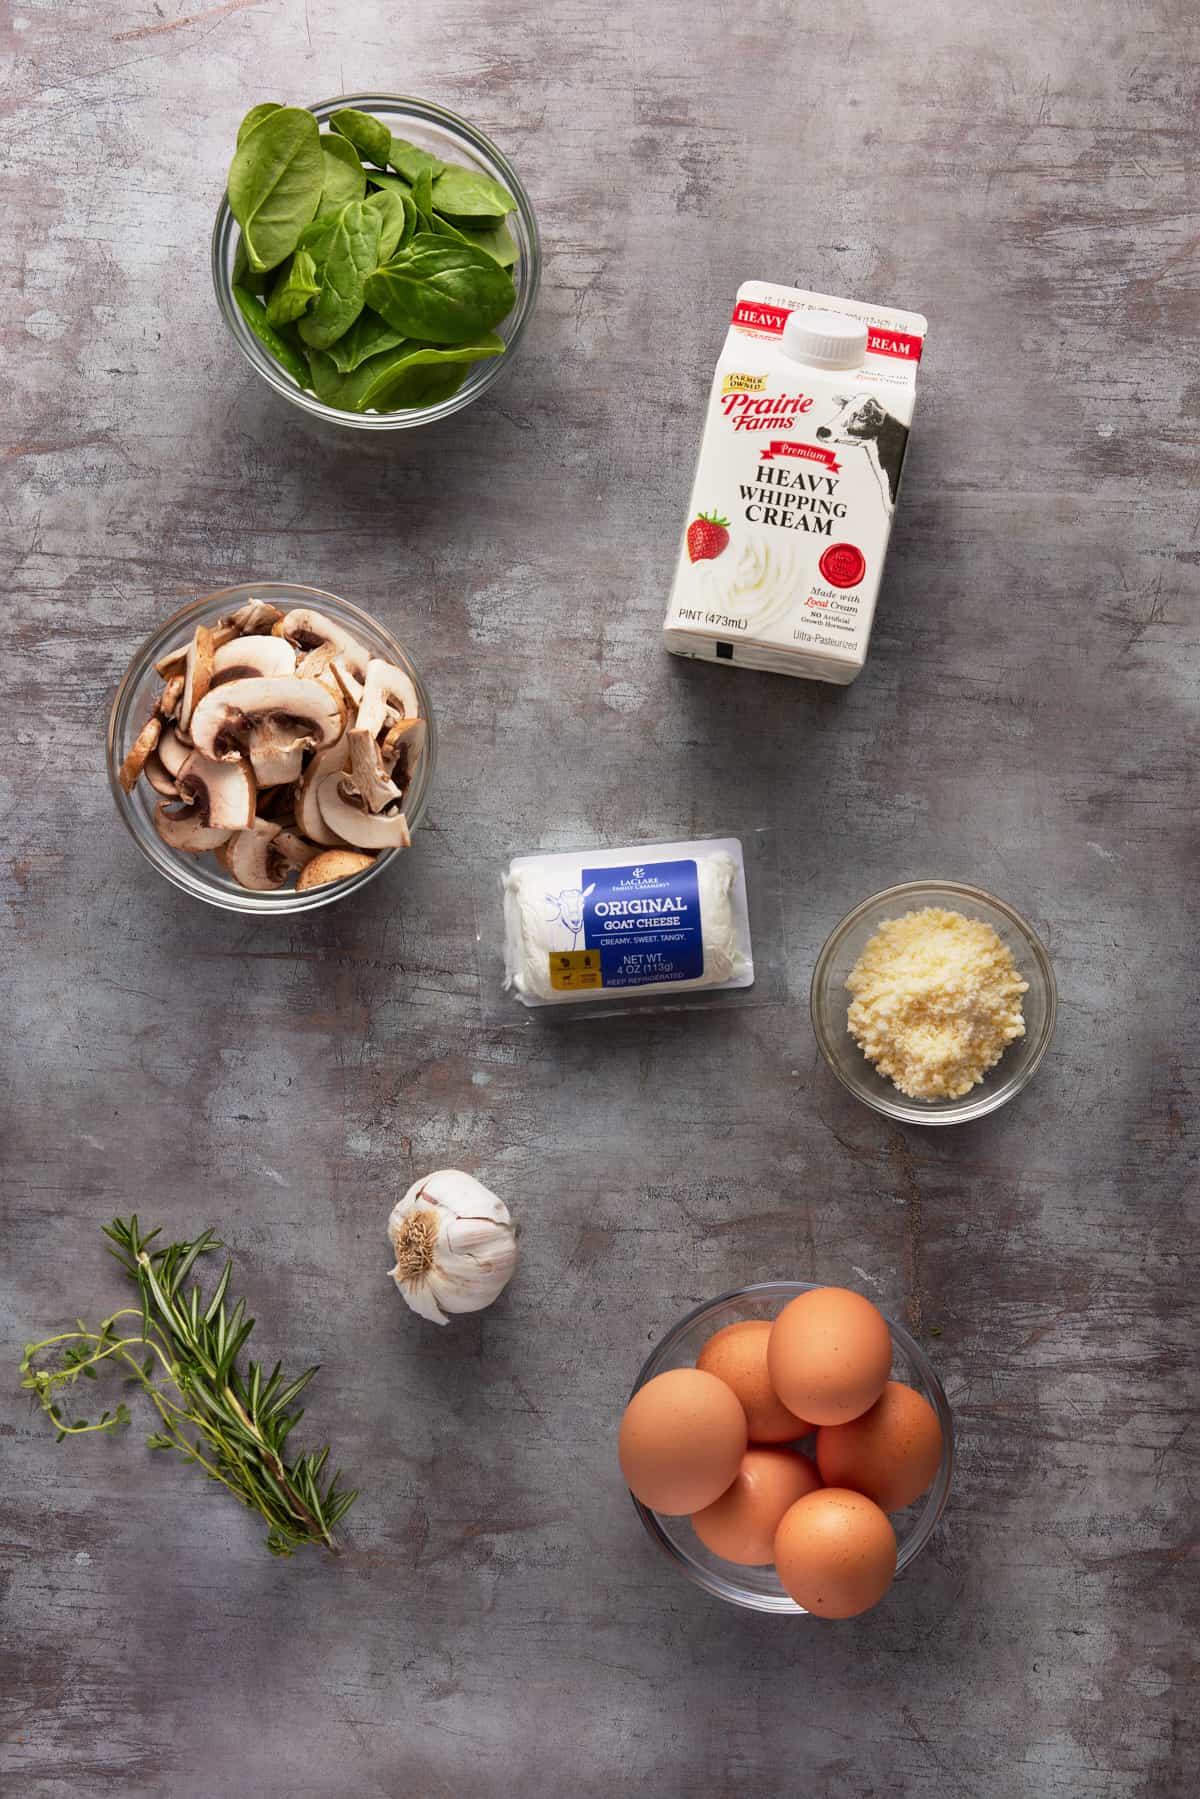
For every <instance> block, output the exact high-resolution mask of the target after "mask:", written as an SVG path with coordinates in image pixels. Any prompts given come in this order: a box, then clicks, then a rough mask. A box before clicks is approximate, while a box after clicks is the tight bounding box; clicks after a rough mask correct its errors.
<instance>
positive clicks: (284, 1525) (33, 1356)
mask: <svg viewBox="0 0 1200 1799" xmlns="http://www.w3.org/2000/svg"><path fill="white" fill-rule="evenodd" d="M104 1234H105V1236H106V1237H108V1238H109V1239H110V1243H109V1254H110V1255H112V1256H115V1257H116V1259H117V1261H118V1262H119V1263H120V1264H121V1266H122V1268H124V1270H125V1272H126V1273H127V1274H128V1275H129V1277H130V1279H131V1280H132V1281H133V1282H134V1283H135V1284H136V1286H137V1288H138V1293H139V1296H140V1299H141V1305H140V1307H138V1306H125V1307H122V1308H121V1309H120V1310H119V1311H116V1312H113V1313H112V1314H111V1316H109V1317H108V1318H106V1319H105V1320H104V1321H103V1323H102V1324H101V1325H100V1327H99V1329H98V1330H93V1329H91V1328H89V1326H88V1325H86V1324H85V1323H84V1321H83V1320H82V1319H81V1318H77V1319H76V1320H75V1323H76V1327H77V1328H76V1329H75V1330H73V1331H63V1332H61V1333H60V1334H59V1335H58V1336H55V1337H47V1338H45V1339H44V1340H43V1341H42V1342H40V1343H28V1344H26V1346H25V1355H24V1358H23V1360H22V1362H21V1377H22V1378H21V1385H22V1386H23V1387H26V1388H28V1389H29V1390H30V1391H31V1392H33V1393H34V1394H35V1395H36V1397H37V1399H38V1401H39V1403H40V1405H41V1407H42V1409H43V1411H44V1412H46V1414H47V1415H48V1416H49V1418H50V1419H51V1421H52V1422H53V1424H54V1425H55V1426H56V1430H57V1436H56V1439H55V1440H56V1441H57V1442H59V1443H61V1442H63V1440H64V1439H65V1438H67V1437H80V1436H86V1435H87V1434H88V1433H89V1432H91V1431H112V1430H118V1429H120V1428H121V1427H122V1426H124V1425H127V1424H128V1423H129V1421H130V1418H129V1408H128V1407H127V1406H126V1405H125V1404H124V1403H123V1402H122V1403H121V1404H118V1405H117V1406H116V1408H115V1409H111V1410H105V1411H104V1412H102V1413H101V1415H100V1417H99V1418H97V1419H96V1420H95V1421H94V1422H89V1420H88V1419H86V1418H76V1419H74V1420H72V1421H71V1422H69V1423H68V1422H67V1420H66V1418H65V1417H64V1415H63V1399H64V1397H65V1393H66V1391H67V1390H69V1389H70V1388H72V1387H75V1386H77V1385H78V1383H79V1381H80V1380H81V1379H84V1380H95V1379H96V1378H97V1370H98V1369H100V1368H101V1367H102V1366H103V1365H104V1364H105V1363H108V1364H110V1365H111V1366H112V1367H114V1368H120V1369H121V1370H122V1371H123V1373H124V1378H125V1381H126V1382H127V1383H128V1384H129V1385H131V1386H133V1387H140V1388H141V1390H142V1392H143V1393H144V1394H145V1395H146V1397H147V1399H149V1401H150V1403H151V1404H152V1405H153V1406H154V1408H155V1410H156V1411H157V1413H158V1417H159V1423H160V1426H161V1428H159V1429H157V1430H155V1431H152V1432H151V1433H150V1435H149V1436H148V1437H147V1438H146V1443H147V1447H148V1448H150V1449H167V1450H174V1451H175V1452H176V1453H177V1454H178V1455H180V1456H182V1457H183V1459H184V1460H185V1461H188V1462H194V1463H195V1464H196V1465H197V1466H198V1467H200V1468H202V1469H203V1470H204V1472H205V1474H207V1476H208V1477H209V1479H210V1480H215V1481H219V1482H220V1484H221V1485H222V1486H223V1487H227V1488H228V1489H229V1491H230V1492H231V1493H232V1494H233V1495H234V1496H235V1497H236V1498H237V1499H240V1500H241V1502H242V1504H243V1505H246V1506H249V1507H250V1509H251V1510H252V1511H256V1512H258V1513H259V1514H260V1515H261V1516H262V1518H263V1519H264V1521H265V1522H266V1524H267V1526H268V1531H267V1548H268V1549H269V1550H270V1551H271V1553H272V1554H273V1555H291V1553H292V1551H293V1550H294V1549H297V1548H299V1547H301V1546H302V1545H303V1544H306V1543H312V1544H316V1545H318V1546H320V1547H323V1548H325V1549H328V1550H329V1551H331V1553H333V1554H336V1553H337V1545H336V1543H335V1542H334V1538H333V1530H334V1526H335V1525H336V1524H337V1522H338V1520H339V1518H341V1517H343V1516H344V1515H345V1513H346V1512H347V1511H349V1509H350V1507H351V1506H352V1505H353V1503H354V1501H355V1499H356V1498H357V1494H356V1493H355V1492H351V1491H348V1490H347V1489H345V1488H343V1487H341V1486H340V1485H339V1481H340V1479H341V1476H340V1474H336V1473H335V1474H334V1475H333V1476H332V1477H331V1478H330V1479H329V1480H327V1481H326V1482H325V1483H324V1485H322V1481H321V1476H322V1473H323V1471H324V1468H325V1463H326V1461H327V1459H328V1456H329V1450H328V1448H325V1449H322V1450H321V1451H320V1453H318V1452H317V1451H315V1450H313V1451H311V1452H310V1453H309V1454H307V1455H301V1456H297V1457H296V1458H295V1459H294V1460H293V1461H289V1460H288V1459H287V1456H286V1454H285V1444H286V1441H287V1437H288V1435H289V1433H290V1432H291V1431H292V1430H294V1429H295V1427H296V1425H297V1424H299V1422H300V1420H301V1418H302V1417H303V1416H304V1409H303V1407H299V1408H296V1409H289V1408H292V1407H294V1404H295V1401H296V1399H297V1398H298V1397H299V1395H300V1394H301V1393H302V1392H303V1391H304V1388H305V1387H306V1386H307V1385H308V1383H309V1381H310V1380H311V1379H312V1377H313V1375H314V1374H315V1373H316V1372H317V1370H316V1368H315V1367H314V1368H306V1369H305V1370H304V1373H303V1374H299V1375H297V1376H296V1378H295V1379H294V1380H290V1381H285V1380H284V1377H283V1373H282V1369H281V1366H280V1364H279V1363H278V1362H276V1364H275V1366H274V1368H273V1369H272V1370H271V1373H270V1374H269V1375H267V1376H266V1377H265V1378H264V1376H263V1370H262V1367H261V1365H260V1364H259V1363H258V1362H248V1363H247V1364H246V1368H245V1372H244V1373H242V1372H240V1371H239V1369H238V1367H237V1365H236V1364H237V1357H238V1355H239V1353H240V1351H241V1350H242V1349H243V1348H244V1347H245V1344H246V1339H247V1338H248V1337H249V1335H250V1332H251V1331H252V1330H253V1329H254V1320H253V1318H247V1317H246V1315H245V1311H246V1302H245V1301H244V1300H242V1299H239V1300H238V1302H237V1304H236V1305H235V1306H234V1307H233V1308H232V1310H230V1309H229V1307H228V1306H227V1303H226V1296H227V1294H228V1292H229V1281H230V1277H231V1275H232V1273H233V1263H232V1262H226V1264H225V1268H224V1272H223V1273H222V1275H221V1277H220V1279H219V1280H218V1281H217V1284H216V1286H215V1288H214V1289H213V1292H212V1295H211V1297H210V1298H209V1299H208V1300H207V1301H206V1300H205V1298H204V1295H203V1293H202V1291H201V1288H200V1285H199V1283H198V1282H194V1283H193V1284H192V1286H191V1289H190V1291H188V1292H187V1293H186V1294H185V1292H184V1282H185V1281H186V1280H187V1278H188V1276H189V1274H191V1272H192V1270H193V1268H194V1267H195V1266H196V1264H197V1262H198V1261H199V1260H200V1258H201V1256H204V1255H207V1254H208V1253H209V1252H210V1251H211V1250H214V1249H220V1248H221V1247H222V1245H221V1244H220V1243H219V1242H218V1241H217V1239H216V1237H214V1235H213V1233H212V1231H211V1230H207V1231H204V1232H202V1233H201V1235H200V1236H199V1237H194V1238H192V1239H191V1241H190V1242H183V1243H170V1244H167V1245H166V1246H165V1247H160V1248H158V1249H151V1248H150V1247H149V1246H150V1244H151V1243H152V1242H153V1241H154V1239H155V1238H156V1237H157V1236H159V1235H160V1232H159V1231H157V1230H154V1231H150V1232H149V1233H148V1234H147V1235H146V1236H143V1235H142V1233H141V1230H140V1227H139V1225H138V1220H137V1215H136V1213H135V1214H134V1216H133V1217H131V1218H129V1219H128V1220H126V1219H123V1218H114V1220H113V1222H112V1224H111V1225H106V1226H105V1227H104ZM133 1319H136V1320H137V1321H138V1323H137V1327H136V1328H135V1327H134V1326H133V1325H132V1324H131V1323H130V1322H129V1321H130V1320H133Z"/></svg>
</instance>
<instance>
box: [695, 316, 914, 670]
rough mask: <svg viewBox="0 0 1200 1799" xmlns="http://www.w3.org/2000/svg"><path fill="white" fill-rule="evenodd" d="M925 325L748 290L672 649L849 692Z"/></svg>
mask: <svg viewBox="0 0 1200 1799" xmlns="http://www.w3.org/2000/svg"><path fill="white" fill-rule="evenodd" d="M926 330H927V326H926V323H925V320H924V319H923V318H922V317H921V316H920V314H919V313H915V312H897V311H894V310H892V309H891V308H889V307H883V306H866V305H862V304H860V303H859V302H858V301H855V300H836V299H833V298H831V297H830V296H829V295H828V294H810V293H806V292H804V291H803V290H802V289H800V288H795V287H775V286H773V285H771V284H770V283H769V282H765V281H747V282H746V283H745V284H744V286H742V287H740V288H739V289H738V296H737V304H736V306H735V307H734V309H733V318H732V319H731V321H730V325H729V330H728V332H727V334H726V337H725V344H724V347H723V348H722V351H721V355H720V359H719V361H718V362H717V371H716V375H715V376H714V378H713V385H712V392H711V393H710V395H709V402H708V415H707V419H706V421H705V426H704V437H703V440H702V442H701V445H700V459H699V461H698V463H697V465H696V479H695V483H694V485H693V487H692V499H691V507H690V510H689V512H688V523H687V527H686V529H685V531H684V537H683V543H682V544H681V546H680V551H679V565H678V568H677V570H676V574H675V584H674V587H673V588H672V591H671V604H670V608H669V610H668V612H667V617H666V622H665V623H664V625H663V635H664V639H665V642H666V645H667V648H668V649H669V650H673V651H674V652H675V653H676V655H680V656H703V657H704V658H706V659H709V660H716V661H721V662H730V663H732V664H734V665H735V666H736V665H737V664H739V663H740V664H741V665H742V666H743V667H745V668H765V669H774V670H777V671H778V672H779V673H781V674H786V675H807V676H809V677H810V678H812V679H814V680H818V681H837V682H841V683H843V684H844V683H846V682H849V681H853V679H854V677H855V676H856V675H857V674H858V673H859V671H860V670H861V669H862V666H863V664H864V662H865V661H866V655H867V643H868V640H869V638H870V635H871V623H872V620H873V618H874V616H875V597H876V595H877V593H878V592H879V579H880V576H881V574H882V573H883V559H884V556H885V554H886V552H887V544H888V537H889V535H890V532H891V528H892V516H893V513H894V512H895V509H896V496H897V493H898V491H899V486H900V471H901V468H902V467H903V463H904V452H905V447H906V445H907V443H908V429H909V425H910V424H911V423H912V413H913V403H914V400H915V398H916V384H917V364H918V363H919V362H920V360H921V347H922V344H923V342H924V338H925V333H926Z"/></svg>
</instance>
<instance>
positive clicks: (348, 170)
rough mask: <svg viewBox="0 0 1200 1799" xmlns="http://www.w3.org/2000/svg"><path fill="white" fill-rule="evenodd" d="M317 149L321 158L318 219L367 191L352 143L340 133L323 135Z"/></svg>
mask: <svg viewBox="0 0 1200 1799" xmlns="http://www.w3.org/2000/svg"><path fill="white" fill-rule="evenodd" d="M321 153H322V155H323V156H324V158H325V184H324V186H323V187H322V189H321V202H320V205H319V206H318V207H317V217H318V218H319V219H323V218H327V217H328V216H329V214H330V213H331V212H340V211H341V210H342V207H343V206H348V205H349V204H350V202H351V200H361V199H362V197H363V195H364V194H365V193H366V191H367V177H366V172H365V171H364V169H363V166H362V164H361V162H359V160H358V151H357V150H356V149H355V148H354V145H353V144H349V143H347V142H346V139H345V138H344V137H323V138H322V139H321Z"/></svg>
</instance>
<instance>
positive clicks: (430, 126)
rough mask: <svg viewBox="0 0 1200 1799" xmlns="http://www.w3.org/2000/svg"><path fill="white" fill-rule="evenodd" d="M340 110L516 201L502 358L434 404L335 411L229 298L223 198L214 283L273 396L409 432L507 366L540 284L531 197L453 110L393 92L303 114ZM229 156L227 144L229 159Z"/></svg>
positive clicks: (233, 226) (472, 394)
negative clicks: (484, 179)
mask: <svg viewBox="0 0 1200 1799" xmlns="http://www.w3.org/2000/svg"><path fill="white" fill-rule="evenodd" d="M343 106H352V107H355V108H356V109H357V110H358V111H359V112H367V113H370V114H371V115H372V117H373V118H376V119H378V120H379V121H380V123H381V124H383V125H386V126H387V127H388V129H389V131H391V132H392V133H393V135H394V136H396V137H403V138H407V139H408V141H409V142H410V143H414V144H417V145H419V146H420V148H421V149H422V150H429V151H431V152H432V153H433V154H434V155H435V156H440V157H441V158H442V160H443V161H445V162H460V163H466V164H468V165H469V166H470V167H471V168H476V169H482V171H483V173H484V174H485V175H490V176H491V177H492V179H493V180H495V181H499V182H500V183H501V184H502V185H503V186H504V187H506V188H507V189H508V191H509V193H510V194H511V195H512V197H513V199H514V200H515V201H516V203H517V207H516V211H515V212H512V213H510V214H509V215H508V227H509V230H510V231H511V232H512V234H513V236H514V238H515V239H516V241H517V248H518V250H519V252H520V254H519V255H518V257H517V261H516V264H515V266H514V268H513V270H512V277H513V283H514V285H515V287H516V290H517V300H516V305H515V306H514V307H513V309H512V311H511V312H510V313H509V315H508V317H507V319H505V320H504V322H503V324H501V325H498V326H497V327H496V329H497V331H498V332H499V334H500V336H501V337H502V338H503V339H504V341H505V343H506V344H507V345H508V348H507V349H506V350H505V352H504V354H503V356H492V357H489V358H488V359H487V360H486V361H483V362H475V363H472V364H471V365H470V367H469V369H468V371H467V378H466V380H465V381H464V382H463V384H462V386H461V387H460V388H459V390H458V392H457V393H455V394H451V396H450V398H449V399H448V400H441V401H439V402H438V403H437V405H435V406H414V407H409V408H406V409H405V410H402V411H400V412H344V411H343V410H342V409H341V408H340V407H338V406H326V405H324V404H323V403H322V402H321V401H320V400H318V398H317V396H316V394H314V393H309V392H308V391H307V390H306V389H304V388H301V387H298V386H297V385H296V383H295V382H294V381H293V380H292V377H291V376H290V375H289V374H288V373H287V371H286V370H285V369H283V368H281V367H280V365H279V364H278V363H277V362H276V361H275V358H274V357H273V356H272V355H271V353H270V351H269V350H267V349H265V348H264V346H263V345H262V344H261V343H260V342H259V340H258V338H257V337H255V335H254V333H253V331H251V329H250V327H249V325H248V324H247V323H246V321H245V319H244V318H243V317H242V315H241V312H240V311H239V309H238V305H237V301H236V300H235V299H234V297H233V264H234V258H235V256H236V254H237V246H238V238H239V236H240V233H239V230H238V224H237V220H236V219H235V218H234V216H233V214H232V213H231V212H230V210H229V202H228V199H227V198H225V197H224V196H222V199H221V204H220V207H219V208H218V210H217V222H216V224H215V226H214V227H213V237H212V274H213V286H214V287H215V288H216V292H217V300H218V302H219V304H220V307H221V312H222V314H223V316H224V319H225V323H226V324H227V325H228V327H229V330H230V332H231V334H232V336H233V341H234V343H235V344H236V345H237V347H238V349H239V350H240V351H241V352H242V355H243V356H244V357H245V358H246V361H247V362H248V363H249V364H250V366H251V368H252V369H254V371H255V373H256V374H258V375H261V376H262V379H263V380H264V381H265V382H266V383H267V385H268V386H269V387H272V388H274V390H275V392H276V393H277V394H281V395H282V396H283V398H284V399H285V400H288V401H289V402H290V403H291V404H292V405H293V406H298V407H300V408H301V410H302V411H304V412H307V413H308V414H309V415H310V416H311V417H312V418H315V419H324V420H326V421H327V422H329V423H332V424H335V425H348V426H349V427H350V428H351V429H352V430H357V431H406V430H408V429H409V428H410V427H411V426H413V425H431V424H433V423H434V421H435V420H437V419H444V418H448V417H449V416H450V414H451V413H453V412H459V411H461V409H462V408H463V407H464V406H469V405H470V404H471V402H472V400H477V399H478V398H479V397H480V395H481V394H484V393H486V392H487V390H488V388H490V387H491V386H492V385H493V383H494V382H496V381H498V380H499V379H500V377H501V376H502V375H503V374H504V373H505V372H506V371H507V370H508V368H509V367H510V365H511V364H512V361H513V359H514V357H515V356H516V353H517V349H518V346H519V344H520V342H521V338H522V337H523V336H524V333H525V327H526V325H527V324H528V323H529V315H530V313H531V312H532V311H533V304H534V301H535V300H536V298H537V291H538V283H539V281H540V279H541V273H542V252H541V245H540V242H539V239H538V228H537V221H536V219H535V218H534V215H533V207H532V205H531V204H530V200H529V195H528V194H527V193H526V192H525V189H524V187H523V186H522V184H521V181H520V178H519V176H518V175H517V173H516V171H515V169H514V168H513V167H512V165H511V163H509V162H508V160H507V158H506V157H505V156H504V155H503V154H502V153H501V152H500V151H499V150H498V149H497V148H496V146H495V144H493V143H492V141H491V139H490V138H487V137H485V136H484V135H483V133H482V131H477V130H476V129H475V127H474V125H469V124H468V123H467V121H466V120H465V119H460V118H459V117H458V114H457V113H453V112H447V110H446V108H445V107H443V106H435V105H433V103H432V102H431V101H428V100H413V99H409V98H406V97H405V96H403V95H398V94H342V95H339V96H338V97H337V98H336V99H333V100H320V101H318V102H317V103H316V105H314V106H310V107H309V109H308V110H309V111H310V112H311V113H313V114H314V115H315V116H316V118H317V120H318V121H319V123H320V124H322V125H325V124H327V123H328V121H329V118H330V115H331V114H332V113H335V112H337V111H338V110H339V108H341V107H343ZM232 153H233V152H232V146H231V147H230V154H231V155H232Z"/></svg>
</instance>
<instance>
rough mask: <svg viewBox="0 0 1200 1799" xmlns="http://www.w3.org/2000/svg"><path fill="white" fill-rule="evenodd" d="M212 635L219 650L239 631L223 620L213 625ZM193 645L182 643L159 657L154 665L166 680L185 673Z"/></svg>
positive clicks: (213, 641) (213, 644)
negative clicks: (189, 652)
mask: <svg viewBox="0 0 1200 1799" xmlns="http://www.w3.org/2000/svg"><path fill="white" fill-rule="evenodd" d="M211 635H212V646H213V649H214V650H219V649H220V647H221V645H222V644H223V643H228V642H229V641H230V640H231V639H232V638H234V637H237V636H238V635H239V632H238V628H237V626H236V625H231V624H228V623H226V622H222V623H221V624H218V625H215V626H214V627H213V630H212V633H211ZM191 647H192V646H191V644H190V643H181V644H180V645H179V648H178V649H176V650H168V651H167V654H166V655H165V656H160V657H159V659H158V661H157V662H156V663H155V664H154V666H155V668H156V669H157V670H158V673H159V674H160V675H161V676H162V678H163V680H164V681H166V680H169V679H170V677H171V676H172V675H182V674H184V673H185V671H186V668H187V655H188V651H189V650H190V649H191Z"/></svg>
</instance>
